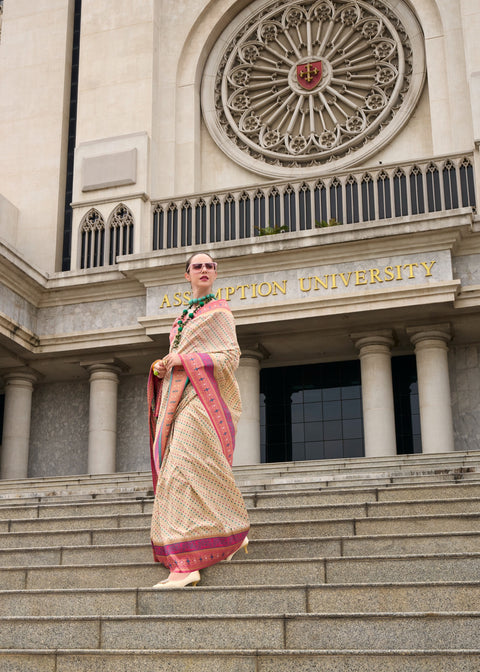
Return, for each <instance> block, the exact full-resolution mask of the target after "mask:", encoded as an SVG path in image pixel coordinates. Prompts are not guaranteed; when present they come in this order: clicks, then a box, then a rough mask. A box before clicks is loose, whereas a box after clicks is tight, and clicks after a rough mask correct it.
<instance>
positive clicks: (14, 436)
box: [2, 369, 38, 478]
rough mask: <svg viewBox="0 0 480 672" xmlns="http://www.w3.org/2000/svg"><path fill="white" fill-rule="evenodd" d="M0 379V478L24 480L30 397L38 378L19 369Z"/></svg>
mask: <svg viewBox="0 0 480 672" xmlns="http://www.w3.org/2000/svg"><path fill="white" fill-rule="evenodd" d="M3 379H4V381H5V412H4V420H3V438H2V478H27V477H28V452H29V443H30V420H31V411H32V393H33V385H34V383H35V382H36V381H37V380H38V376H37V374H36V373H35V372H34V371H32V370H31V369H21V370H19V371H12V372H10V373H7V374H5V375H4V376H3Z"/></svg>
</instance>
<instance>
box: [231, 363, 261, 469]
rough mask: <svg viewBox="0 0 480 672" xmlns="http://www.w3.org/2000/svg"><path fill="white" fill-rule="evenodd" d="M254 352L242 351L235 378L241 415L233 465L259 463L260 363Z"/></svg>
mask: <svg viewBox="0 0 480 672" xmlns="http://www.w3.org/2000/svg"><path fill="white" fill-rule="evenodd" d="M262 357H263V355H262V354H261V353H260V352H258V351H256V350H242V356H241V358H240V366H239V367H238V369H237V372H236V376H237V381H238V385H239V387H240V395H241V397H242V415H241V416H240V421H239V423H238V427H237V435H236V439H235V453H234V458H233V463H234V464H259V463H260V361H261V359H262Z"/></svg>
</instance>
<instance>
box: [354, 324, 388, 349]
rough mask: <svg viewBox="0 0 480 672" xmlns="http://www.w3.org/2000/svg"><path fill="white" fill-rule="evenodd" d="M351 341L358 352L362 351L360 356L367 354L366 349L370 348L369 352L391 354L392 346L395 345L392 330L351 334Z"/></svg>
mask: <svg viewBox="0 0 480 672" xmlns="http://www.w3.org/2000/svg"><path fill="white" fill-rule="evenodd" d="M350 339H351V340H352V341H353V343H354V345H355V347H356V348H357V350H359V351H360V355H362V353H365V352H366V348H368V352H390V350H391V348H392V346H393V345H394V344H395V339H394V336H393V331H392V330H391V329H379V330H377V331H361V332H356V333H353V334H350Z"/></svg>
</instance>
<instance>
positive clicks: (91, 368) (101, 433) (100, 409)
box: [85, 363, 121, 474]
mask: <svg viewBox="0 0 480 672" xmlns="http://www.w3.org/2000/svg"><path fill="white" fill-rule="evenodd" d="M85 368H86V369H87V371H88V372H89V373H90V410H89V426H88V473H89V474H110V473H114V472H115V468H116V466H115V465H116V449H117V393H118V374H119V373H120V371H121V369H120V367H119V366H115V365H113V364H105V363H95V364H89V365H87V366H86V367H85Z"/></svg>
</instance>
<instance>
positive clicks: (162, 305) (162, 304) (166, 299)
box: [160, 294, 172, 308]
mask: <svg viewBox="0 0 480 672" xmlns="http://www.w3.org/2000/svg"><path fill="white" fill-rule="evenodd" d="M165 305H166V307H167V308H171V307H172V306H171V304H170V301H169V300H168V294H165V296H164V297H163V301H162V303H161V304H160V308H164V307H165Z"/></svg>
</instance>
